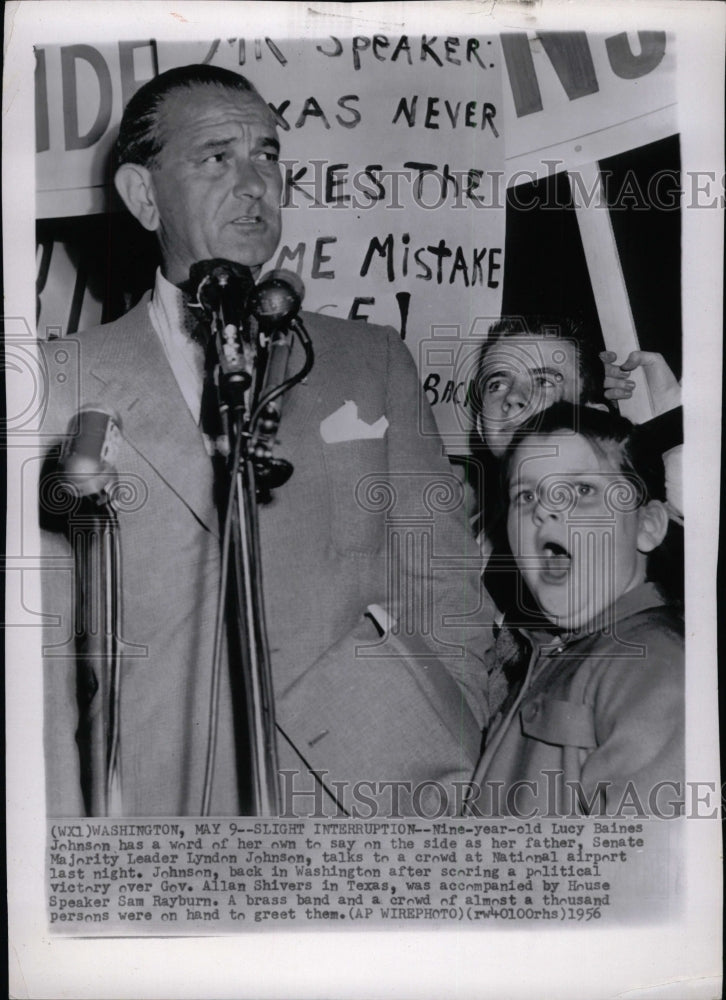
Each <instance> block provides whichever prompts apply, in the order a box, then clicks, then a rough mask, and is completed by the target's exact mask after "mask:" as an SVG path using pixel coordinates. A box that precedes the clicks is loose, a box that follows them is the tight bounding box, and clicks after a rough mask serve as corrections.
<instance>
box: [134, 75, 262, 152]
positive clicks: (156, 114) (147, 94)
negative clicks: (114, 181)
mask: <svg viewBox="0 0 726 1000" xmlns="http://www.w3.org/2000/svg"><path fill="white" fill-rule="evenodd" d="M210 84H211V85H214V86H217V87H224V88H225V89H226V90H238V91H241V92H242V93H246V94H250V93H251V94H257V90H256V89H255V87H253V86H252V84H251V83H250V81H249V80H248V79H247V78H246V77H244V76H242V74H241V73H235V72H233V71H232V70H230V69H224V67H222V66H210V65H208V64H203V63H199V64H192V65H190V66H176V67H175V68H174V69H170V70H167V71H166V72H165V73H160V74H159V75H158V76H155V77H154V78H153V79H152V80H149V81H148V83H145V84H144V85H143V87H140V88H139V90H137V91H136V93H135V94H134V96H133V97H132V98H131V100H130V101H129V102H128V104H127V105H126V108H125V110H124V113H123V118H122V119H121V127H120V129H119V134H118V138H117V140H116V146H115V157H114V159H115V166H116V167H120V166H121V165H122V164H123V163H138V164H139V165H141V166H144V167H148V168H149V169H151V168H152V167H153V166H154V164H155V162H156V158H157V157H158V155H159V153H161V150H162V148H163V144H162V141H161V136H160V134H159V118H160V115H161V109H162V106H163V104H164V101H165V100H166V98H167V97H168V95H169V94H171V93H173V92H174V91H176V90H184V89H186V90H189V89H190V88H191V87H195V86H209V85H210ZM258 96H259V95H258ZM260 100H262V98H260Z"/></svg>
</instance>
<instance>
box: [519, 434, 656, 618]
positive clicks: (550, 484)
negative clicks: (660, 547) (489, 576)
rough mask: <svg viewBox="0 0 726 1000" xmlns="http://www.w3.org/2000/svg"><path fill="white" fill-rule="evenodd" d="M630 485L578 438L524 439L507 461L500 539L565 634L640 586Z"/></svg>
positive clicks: (638, 510)
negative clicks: (504, 521)
mask: <svg viewBox="0 0 726 1000" xmlns="http://www.w3.org/2000/svg"><path fill="white" fill-rule="evenodd" d="M638 492H639V491H638V488H637V484H635V483H634V482H633V481H632V479H631V478H630V477H628V476H626V474H625V473H623V472H622V471H619V469H618V467H617V462H616V456H615V455H613V456H612V458H610V457H608V456H607V455H606V454H601V453H599V452H598V451H596V450H595V449H594V448H593V446H592V445H591V444H590V442H589V441H588V440H587V439H586V438H585V437H583V436H582V435H580V434H572V433H569V434H565V433H564V432H562V433H557V434H547V435H541V436H540V435H532V436H530V437H527V438H525V440H524V441H522V443H521V444H520V445H519V446H518V447H517V450H516V452H515V454H514V458H513V462H512V467H511V474H510V479H509V512H508V517H507V533H508V536H509V544H510V546H511V549H512V553H513V555H514V557H515V559H516V561H517V565H518V567H519V570H520V572H521V574H522V576H523V578H524V580H525V582H526V584H527V586H528V587H529V589H530V591H531V593H532V595H533V596H534V597H535V599H536V600H537V603H538V605H539V607H540V609H541V610H542V612H543V613H544V614H545V616H546V617H547V618H549V620H550V621H552V622H553V623H554V624H556V625H559V626H560V627H561V628H565V629H577V628H581V627H582V626H584V625H586V624H587V623H588V622H591V623H597V621H598V618H599V616H600V614H601V612H602V611H604V610H605V609H606V608H607V607H609V606H610V605H611V604H613V603H614V602H615V601H616V600H617V599H618V598H619V597H621V596H622V595H623V594H624V593H626V591H628V590H631V589H632V588H633V587H635V586H637V585H638V584H640V583H642V582H643V581H644V580H645V569H646V556H645V554H644V552H641V551H639V547H641V546H642V547H643V548H644V549H647V547H648V544H647V541H646V540H645V538H644V536H643V535H641V520H642V517H643V512H644V508H643V507H640V506H638V500H639V499H640V498H639V496H638Z"/></svg>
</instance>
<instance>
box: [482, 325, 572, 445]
mask: <svg viewBox="0 0 726 1000" xmlns="http://www.w3.org/2000/svg"><path fill="white" fill-rule="evenodd" d="M481 374H482V382H481V395H482V406H481V413H480V414H479V417H478V428H479V433H480V434H481V436H482V438H483V439H484V442H485V444H486V445H487V447H488V448H489V450H490V451H491V452H492V453H493V454H494V455H498V456H499V455H503V454H504V452H505V451H506V450H507V447H508V446H509V443H510V441H511V440H512V437H513V436H514V432H515V431H516V429H517V427H520V426H521V425H522V424H523V423H524V422H525V421H526V420H528V419H529V418H530V417H531V416H532V415H533V414H535V413H539V412H540V411H542V410H545V409H546V408H547V407H548V406H551V405H552V404H553V403H557V402H559V401H560V400H564V401H565V402H568V403H578V402H579V401H580V395H581V387H580V374H579V369H578V357H577V347H576V346H575V344H574V343H573V342H572V341H571V340H560V339H558V338H557V337H541V336H539V337H535V336H532V335H530V334H522V335H521V336H513V337H503V338H502V340H500V341H499V343H497V344H496V345H495V346H494V347H492V348H490V349H489V350H488V351H487V353H486V356H485V358H484V363H483V367H482V373H481Z"/></svg>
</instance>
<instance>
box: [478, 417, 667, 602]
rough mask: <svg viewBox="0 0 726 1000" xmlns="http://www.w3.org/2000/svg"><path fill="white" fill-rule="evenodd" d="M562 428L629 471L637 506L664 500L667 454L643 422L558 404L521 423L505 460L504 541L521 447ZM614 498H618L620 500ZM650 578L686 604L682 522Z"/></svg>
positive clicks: (501, 495) (653, 562) (650, 567)
mask: <svg viewBox="0 0 726 1000" xmlns="http://www.w3.org/2000/svg"><path fill="white" fill-rule="evenodd" d="M562 432H564V433H567V432H570V433H572V434H579V435H581V436H582V437H584V438H585V440H586V441H588V442H589V444H590V445H591V446H592V447H593V448H594V450H595V451H596V452H597V453H598V454H601V455H602V456H603V458H605V459H606V460H607V461H609V462H610V463H611V464H612V466H613V468H614V469H617V470H619V471H620V472H622V473H623V474H624V476H625V477H626V479H627V480H628V482H629V485H630V489H629V490H627V493H628V501H629V502H632V505H633V507H641V506H643V505H645V504H647V503H649V501H651V500H660V501H663V502H665V500H666V486H665V468H664V465H663V457H662V455H661V453H660V452H659V451H658V449H657V448H654V447H653V445H652V442H649V441H648V440H647V438H646V436H645V434H644V433H643V431H642V428H641V427H640V426H638V425H636V424H633V423H632V422H631V421H630V420H628V419H627V418H626V417H622V416H620V414H618V413H614V412H613V411H611V410H600V409H596V408H595V407H592V406H577V405H573V404H572V403H565V402H559V403H555V404H554V405H552V406H550V407H549V408H548V409H546V410H543V411H542V412H541V413H538V414H536V415H535V416H534V417H531V418H530V419H529V420H528V421H526V422H525V423H524V424H522V426H521V427H520V428H519V432H518V435H517V440H516V441H513V442H512V443H511V445H510V446H509V448H508V449H507V451H506V454H505V455H504V456H503V458H502V463H501V477H500V483H499V491H498V500H499V503H498V506H499V511H500V517H499V519H498V531H497V534H499V536H500V538H499V540H500V541H502V539H504V538H505V537H506V528H505V525H506V516H507V508H508V504H509V476H510V473H511V470H512V464H513V461H514V455H515V452H516V450H517V448H518V447H519V445H520V444H521V442H522V441H523V440H524V439H525V438H526V437H528V436H531V435H542V434H557V433H562ZM614 499H615V502H618V499H617V498H614ZM620 499H621V500H622V499H624V497H621V498H620ZM507 547H508V546H507ZM647 578H648V579H649V580H651V581H652V582H654V583H656V584H658V586H659V588H660V590H661V592H662V593H663V596H664V597H666V598H667V599H668V600H669V601H671V602H672V603H674V604H682V600H683V536H682V531H681V529H680V527H679V525H675V524H673V523H670V524H669V528H668V533H667V534H666V537H665V539H664V541H663V542H662V543H661V544H660V545H659V546H657V547H656V548H655V549H653V551H652V552H650V553H648V561H647Z"/></svg>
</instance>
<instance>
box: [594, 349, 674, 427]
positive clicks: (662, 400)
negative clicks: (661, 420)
mask: <svg viewBox="0 0 726 1000" xmlns="http://www.w3.org/2000/svg"><path fill="white" fill-rule="evenodd" d="M600 360H601V361H602V363H603V366H604V369H605V380H604V389H605V398H606V399H609V400H621V399H630V398H631V396H632V395H633V392H634V390H635V388H636V383H635V381H634V380H633V379H632V378H631V377H630V375H631V372H634V371H635V370H636V369H641V370H642V372H643V374H644V375H645V381H646V385H647V389H648V393H649V395H650V399H651V403H652V406H653V415H654V416H658V415H659V414H661V413H666V412H667V411H668V410H673V409H675V407H677V406H680V405H681V386H680V383H679V382H678V379H677V378H676V377H675V375H674V374H673V372H672V371H671V369H670V367H669V366H668V363H667V361H666V360H665V358H664V357H663V355H662V354H659V353H658V352H657V351H631V352H630V354H629V355H628V356H627V358H626V359H625V361H623V363H622V364H621V365H618V364H617V363H616V362H617V355H616V354H615V352H614V351H602V352H601V353H600Z"/></svg>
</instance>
